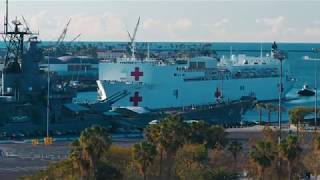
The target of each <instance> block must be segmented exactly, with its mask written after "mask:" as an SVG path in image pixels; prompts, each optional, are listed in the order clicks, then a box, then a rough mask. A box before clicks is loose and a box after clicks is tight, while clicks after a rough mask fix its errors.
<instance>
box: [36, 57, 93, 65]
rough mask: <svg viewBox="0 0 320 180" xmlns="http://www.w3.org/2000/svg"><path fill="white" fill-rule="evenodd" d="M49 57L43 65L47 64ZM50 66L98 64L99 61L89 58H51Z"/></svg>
mask: <svg viewBox="0 0 320 180" xmlns="http://www.w3.org/2000/svg"><path fill="white" fill-rule="evenodd" d="M47 61H48V57H46V58H45V59H44V61H42V62H41V63H42V64H47ZM49 62H50V64H98V63H99V61H98V59H96V58H92V57H88V56H61V57H58V58H54V57H50V59H49Z"/></svg>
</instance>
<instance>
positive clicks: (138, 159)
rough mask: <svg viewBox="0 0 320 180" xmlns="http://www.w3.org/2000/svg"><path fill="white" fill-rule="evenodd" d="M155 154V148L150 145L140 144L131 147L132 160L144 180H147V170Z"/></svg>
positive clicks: (146, 143)
mask: <svg viewBox="0 0 320 180" xmlns="http://www.w3.org/2000/svg"><path fill="white" fill-rule="evenodd" d="M156 154H157V151H156V148H155V146H154V145H153V144H151V143H148V142H141V143H139V144H135V145H134V146H133V151H132V156H133V160H134V162H135V163H136V164H137V165H138V167H139V170H140V172H141V174H142V175H143V179H144V180H146V179H147V168H148V167H149V166H150V165H151V164H152V162H153V160H154V158H155V156H156Z"/></svg>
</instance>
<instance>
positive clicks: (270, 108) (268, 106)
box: [265, 104, 278, 125]
mask: <svg viewBox="0 0 320 180" xmlns="http://www.w3.org/2000/svg"><path fill="white" fill-rule="evenodd" d="M265 109H267V110H268V124H269V125H270V124H271V113H272V112H275V111H278V106H277V105H274V104H266V105H265Z"/></svg>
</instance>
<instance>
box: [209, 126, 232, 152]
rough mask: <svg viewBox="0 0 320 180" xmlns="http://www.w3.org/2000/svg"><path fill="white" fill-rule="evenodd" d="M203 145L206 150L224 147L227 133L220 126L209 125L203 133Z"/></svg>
mask: <svg viewBox="0 0 320 180" xmlns="http://www.w3.org/2000/svg"><path fill="white" fill-rule="evenodd" d="M205 141H206V142H205V144H206V146H207V148H210V149H212V148H216V147H224V146H225V145H226V144H227V143H228V141H227V132H226V131H225V130H224V128H223V127H222V126H218V125H211V126H209V127H208V128H207V130H206V132H205Z"/></svg>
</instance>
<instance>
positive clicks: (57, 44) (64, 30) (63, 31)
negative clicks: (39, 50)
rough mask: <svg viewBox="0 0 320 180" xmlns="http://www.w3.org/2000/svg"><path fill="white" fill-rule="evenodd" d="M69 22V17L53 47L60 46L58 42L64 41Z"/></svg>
mask: <svg viewBox="0 0 320 180" xmlns="http://www.w3.org/2000/svg"><path fill="white" fill-rule="evenodd" d="M70 22H71V18H70V19H69V21H68V23H67V25H66V26H65V28H64V29H63V30H62V33H61V34H60V36H59V38H58V40H57V42H56V45H55V47H58V46H60V44H61V43H62V42H63V41H64V38H65V37H66V34H67V31H68V27H69V24H70Z"/></svg>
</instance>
